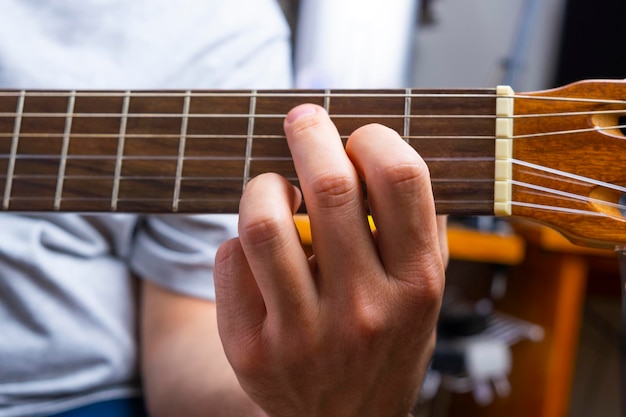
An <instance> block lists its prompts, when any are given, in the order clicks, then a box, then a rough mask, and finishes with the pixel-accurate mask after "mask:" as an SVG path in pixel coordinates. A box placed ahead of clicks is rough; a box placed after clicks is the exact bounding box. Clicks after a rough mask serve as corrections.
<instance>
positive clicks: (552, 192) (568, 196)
mask: <svg viewBox="0 0 626 417" xmlns="http://www.w3.org/2000/svg"><path fill="white" fill-rule="evenodd" d="M110 178H111V177H110V176H107V175H102V176H98V175H93V176H89V175H68V176H66V181H68V182H69V181H71V180H96V179H98V180H101V179H105V180H107V179H110ZM15 179H16V180H17V181H19V180H20V179H31V180H32V179H40V180H52V181H53V180H55V179H56V176H54V175H16V176H15ZM119 179H120V180H121V181H146V180H157V181H159V182H161V181H168V180H169V181H174V180H175V177H174V176H159V177H154V176H147V177H146V176H121V177H120V178H119ZM189 179H191V180H206V181H216V182H223V181H229V180H232V181H233V182H234V183H239V182H240V180H241V178H240V177H232V178H231V177H210V176H208V177H199V176H193V177H185V176H183V177H182V178H180V180H181V181H186V180H189ZM287 179H289V180H290V181H297V178H294V177H288V178H287ZM553 179H554V178H553ZM432 181H433V183H439V184H441V183H446V182H447V183H454V184H457V183H469V182H486V183H491V182H492V181H493V180H492V179H487V178H485V179H482V180H480V179H479V180H470V179H459V178H435V179H433V180H432ZM557 181H563V180H560V179H557ZM512 183H513V184H514V185H516V186H518V187H521V188H529V189H531V190H535V191H538V192H532V191H524V192H525V193H530V194H536V195H540V196H544V197H545V196H546V195H547V196H549V197H554V198H556V199H565V200H576V201H580V202H584V203H595V204H596V205H597V206H605V207H608V208H614V209H617V210H620V211H623V210H626V206H625V205H623V204H620V203H614V202H610V201H606V200H601V199H598V198H592V197H587V196H584V195H579V194H574V193H569V192H565V191H562V190H559V189H555V188H550V187H544V186H539V185H536V184H532V183H529V182H523V181H517V180H515V181H513V182H512ZM609 185H611V184H609ZM621 189H623V187H622V188H621ZM65 199H66V198H64V200H65ZM73 199H74V200H76V199H77V198H73ZM91 199H92V198H90V197H85V198H83V200H85V201H89V200H91ZM96 199H97V200H100V198H96ZM181 200H182V199H181ZM211 200H212V199H211ZM480 201H482V200H480ZM463 202H469V203H471V202H472V201H471V200H470V201H463ZM475 202H479V201H475ZM513 203H514V205H519V204H517V203H519V202H515V201H513ZM545 207H552V208H553V210H564V209H565V208H563V207H560V206H556V205H552V206H545ZM576 212H577V213H579V212H582V211H581V210H576ZM585 212H586V213H588V214H593V215H602V214H601V213H597V212H593V211H585Z"/></svg>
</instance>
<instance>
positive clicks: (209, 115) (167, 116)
mask: <svg viewBox="0 0 626 417" xmlns="http://www.w3.org/2000/svg"><path fill="white" fill-rule="evenodd" d="M624 104H625V105H626V103H624ZM621 114H626V108H625V109H608V110H585V111H566V112H555V113H527V114H514V115H512V116H507V118H510V119H527V118H541V117H565V116H594V115H621ZM17 116H21V117H24V118H26V117H32V118H46V119H55V118H63V119H65V118H67V117H68V116H69V117H72V118H96V119H98V118H116V119H117V118H120V117H122V116H126V114H122V113H119V112H98V113H96V112H94V113H89V112H73V113H67V112H62V111H59V112H22V113H18V112H14V111H9V112H0V117H8V118H13V117H17ZM127 116H128V117H129V118H137V119H182V118H184V117H189V118H191V119H242V120H243V119H246V121H247V119H248V118H250V117H254V118H256V119H280V120H282V119H284V118H285V117H286V116H287V114H286V113H257V114H254V115H251V114H249V113H189V114H185V113H184V111H183V112H181V113H178V112H168V113H152V112H149V111H147V112H145V113H138V112H135V113H133V112H129V113H128V115H127ZM330 116H331V117H332V118H333V119H375V118H383V119H386V120H387V119H402V120H404V119H437V118H444V119H495V118H496V117H497V116H496V115H494V114H462V113H459V114H445V113H441V114H440V113H429V114H407V115H404V114H399V113H398V114H390V113H332V114H331V115H330Z"/></svg>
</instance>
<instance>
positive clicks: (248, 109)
mask: <svg viewBox="0 0 626 417" xmlns="http://www.w3.org/2000/svg"><path fill="white" fill-rule="evenodd" d="M304 102H312V103H317V104H319V105H321V106H324V107H325V108H326V109H327V111H328V112H329V114H330V115H331V117H332V118H333V121H334V123H335V124H336V125H337V128H338V130H339V132H340V134H341V135H342V137H343V138H344V140H345V139H346V138H347V137H348V136H349V135H350V133H351V132H352V131H353V130H354V129H356V128H357V127H359V126H361V125H363V124H365V123H372V122H378V123H382V124H385V125H387V126H389V127H391V128H393V129H395V130H396V131H397V132H398V133H399V134H400V135H401V136H402V137H403V138H404V139H405V140H406V141H407V142H408V143H409V144H411V145H412V146H413V147H414V148H415V149H416V150H417V151H418V152H419V153H420V155H421V156H422V157H423V158H424V159H425V161H426V163H427V164H428V166H429V169H430V172H431V176H432V183H433V191H434V195H435V200H436V206H437V211H438V212H439V213H449V214H493V211H494V208H493V206H494V148H495V141H494V139H495V138H494V136H495V113H496V94H495V90H492V89H481V90H458V91H455V90H445V91H443V90H389V91H382V90H381V91H336V90H333V91H167V92H165V91H157V92H146V91H142V92H139V91H133V92H125V91H119V92H110V91H109V92H90V91H73V92H69V91H67V92H62V91H38V92H37V91H28V92H24V91H1V92H0V198H1V199H2V208H3V209H4V210H13V211H80V212H93V211H96V212H97V211H102V212H104V211H119V212H214V213H218V212H236V211H237V209H238V204H239V199H240V196H241V193H242V190H243V188H244V186H245V184H246V183H247V182H248V181H249V180H250V179H251V178H253V177H254V176H256V175H259V174H260V173H263V172H269V171H272V172H278V173H280V174H282V175H283V176H285V177H287V178H288V179H290V180H291V181H293V182H294V183H295V184H297V178H296V174H295V170H294V167H293V163H292V161H291V157H290V154H289V150H288V148H287V143H286V140H285V137H284V133H283V128H282V125H283V119H284V117H285V114H286V113H287V112H288V110H289V109H291V108H292V107H294V106H295V105H297V104H300V103H304Z"/></svg>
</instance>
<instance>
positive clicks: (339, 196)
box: [310, 172, 358, 209]
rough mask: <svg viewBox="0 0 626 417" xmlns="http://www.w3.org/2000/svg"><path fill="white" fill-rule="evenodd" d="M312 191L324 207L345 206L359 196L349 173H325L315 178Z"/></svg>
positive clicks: (319, 203) (312, 181) (312, 182)
mask: <svg viewBox="0 0 626 417" xmlns="http://www.w3.org/2000/svg"><path fill="white" fill-rule="evenodd" d="M310 187H311V191H312V192H313V195H314V196H315V199H316V201H317V205H318V206H320V207H322V208H331V209H332V208H337V207H343V206H346V205H347V204H349V203H350V202H352V201H353V200H355V199H356V198H358V188H357V187H356V184H355V181H354V179H353V178H351V177H350V176H349V175H344V174H337V173H333V172H330V173H325V174H321V175H318V176H317V177H315V178H313V179H312V180H311V182H310Z"/></svg>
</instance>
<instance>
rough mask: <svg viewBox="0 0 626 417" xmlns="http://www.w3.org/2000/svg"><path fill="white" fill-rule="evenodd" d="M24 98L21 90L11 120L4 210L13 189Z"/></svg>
mask: <svg viewBox="0 0 626 417" xmlns="http://www.w3.org/2000/svg"><path fill="white" fill-rule="evenodd" d="M25 97H26V91H24V90H22V91H21V92H20V95H19V97H18V99H17V110H16V112H15V119H14V120H13V134H12V138H13V139H12V141H11V158H10V159H9V164H8V167H7V178H6V183H5V186H4V197H3V201H2V207H4V209H5V210H7V209H8V208H9V204H10V200H11V191H12V187H13V174H14V172H15V160H16V157H17V145H18V143H19V140H20V130H21V126H22V113H23V111H24V101H25Z"/></svg>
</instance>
